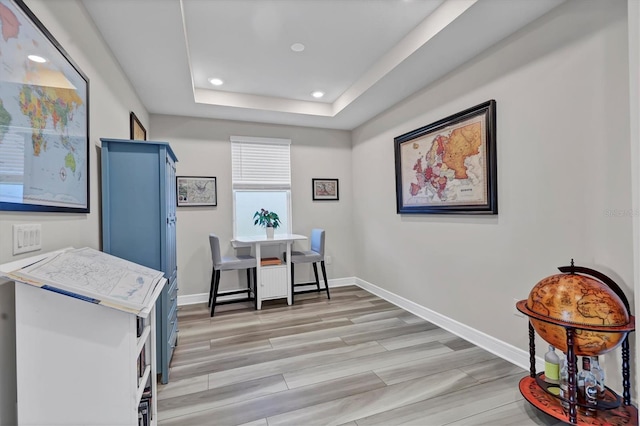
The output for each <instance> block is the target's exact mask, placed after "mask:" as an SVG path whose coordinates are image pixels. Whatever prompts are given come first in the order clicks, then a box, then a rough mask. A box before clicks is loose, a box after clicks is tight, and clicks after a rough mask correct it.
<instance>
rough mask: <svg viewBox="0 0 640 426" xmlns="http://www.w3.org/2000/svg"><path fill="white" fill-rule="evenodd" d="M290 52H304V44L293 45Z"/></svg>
mask: <svg viewBox="0 0 640 426" xmlns="http://www.w3.org/2000/svg"><path fill="white" fill-rule="evenodd" d="M291 50H293V51H294V52H302V51H303V50H304V44H302V43H293V44H292V45H291Z"/></svg>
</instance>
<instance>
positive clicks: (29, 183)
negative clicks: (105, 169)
mask: <svg viewBox="0 0 640 426" xmlns="http://www.w3.org/2000/svg"><path fill="white" fill-rule="evenodd" d="M0 31H1V32H2V37H1V38H0V52H2V54H1V55H0V210H31V211H52V212H73V213H88V212H89V80H88V78H87V77H86V75H85V74H84V73H83V72H82V71H81V70H80V68H78V66H77V65H76V64H75V63H74V62H73V61H72V60H71V58H70V57H69V55H68V54H67V52H65V50H64V49H63V48H62V46H60V44H59V43H58V42H57V41H56V40H55V38H54V37H53V36H52V35H51V33H49V31H48V30H47V29H46V28H45V27H44V25H43V24H42V23H41V22H40V21H39V20H38V18H37V17H36V16H35V15H34V14H33V12H32V11H31V10H30V9H29V8H28V7H27V6H26V5H25V4H24V3H23V2H22V1H21V0H11V1H9V0H0Z"/></svg>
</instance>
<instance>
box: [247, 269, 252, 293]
mask: <svg viewBox="0 0 640 426" xmlns="http://www.w3.org/2000/svg"><path fill="white" fill-rule="evenodd" d="M251 269H253V268H247V299H251Z"/></svg>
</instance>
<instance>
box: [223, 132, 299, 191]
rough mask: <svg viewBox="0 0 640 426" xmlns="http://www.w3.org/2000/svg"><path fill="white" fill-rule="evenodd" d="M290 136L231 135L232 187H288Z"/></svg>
mask: <svg viewBox="0 0 640 426" xmlns="http://www.w3.org/2000/svg"><path fill="white" fill-rule="evenodd" d="M290 148H291V140H289V139H273V138H253V137H244V136H231V168H232V187H233V189H291V155H290Z"/></svg>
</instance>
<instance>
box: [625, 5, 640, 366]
mask: <svg viewBox="0 0 640 426" xmlns="http://www.w3.org/2000/svg"><path fill="white" fill-rule="evenodd" d="M627 3H628V10H629V93H631V94H635V95H632V96H630V97H629V98H630V99H629V101H630V102H629V117H630V121H631V123H630V124H631V125H630V128H631V135H630V136H631V176H632V185H631V188H632V200H633V201H632V207H633V209H632V211H633V215H632V217H633V252H634V253H635V254H636V255H635V256H634V257H633V260H634V274H633V275H634V281H635V283H636V285H635V305H636V306H640V255H639V253H640V3H639V2H638V1H637V0H628V2H627ZM633 337H634V339H633V340H635V365H636V366H640V340H639V339H638V338H637V337H636V333H634V334H633ZM633 340H632V342H633ZM633 349H634V346H633V345H632V346H631V350H632V351H633ZM636 377H638V376H637V374H636Z"/></svg>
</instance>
